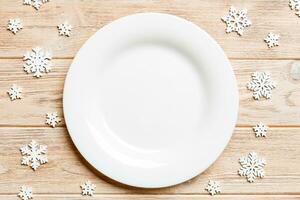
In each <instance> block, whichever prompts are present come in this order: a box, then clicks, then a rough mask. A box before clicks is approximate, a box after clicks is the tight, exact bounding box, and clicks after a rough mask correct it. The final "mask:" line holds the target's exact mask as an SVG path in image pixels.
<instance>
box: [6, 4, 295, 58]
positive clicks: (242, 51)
mask: <svg viewBox="0 0 300 200" xmlns="http://www.w3.org/2000/svg"><path fill="white" fill-rule="evenodd" d="M21 4H22V2H21V1H19V0H7V1H5V4H1V5H0V26H2V27H3V28H1V29H0V55H1V57H20V56H22V55H23V53H24V51H26V50H28V49H30V48H32V47H34V46H36V45H40V46H42V47H45V48H49V49H51V50H52V51H53V54H54V56H55V57H73V56H74V55H75V53H76V52H77V51H78V49H79V48H80V46H81V45H82V44H83V43H84V42H85V41H86V39H87V38H89V37H90V36H91V35H92V34H93V33H94V32H96V30H97V29H99V28H101V27H102V26H103V25H105V24H107V23H109V22H111V21H112V20H115V19H117V18H119V17H122V16H126V15H129V14H133V13H139V12H163V13H170V14H175V15H178V16H181V17H183V18H186V19H187V20H190V21H192V22H194V23H195V24H197V25H199V26H200V27H202V28H203V29H204V30H206V31H207V32H208V33H209V34H211V35H212V36H213V37H214V38H215V39H216V40H217V41H218V42H219V43H220V45H221V46H222V47H223V48H224V50H225V52H226V53H227V55H228V56H229V57H231V58H275V59H278V58H289V59H294V58H300V57H299V55H300V54H299V51H300V46H299V45H298V44H299V43H300V26H299V25H300V20H299V18H298V17H297V16H296V15H295V14H294V13H295V12H294V11H292V10H290V8H289V6H288V1H287V0H277V1H269V0H252V1H234V0H216V1H199V0H189V1H180V0H175V1H174V0H151V1H150V0H122V1H119V0H102V1H98V0H89V1H80V0H74V1H64V0H56V1H51V2H49V3H46V4H45V5H43V6H42V7H41V9H40V10H39V11H35V10H34V8H32V7H30V6H22V5H21ZM231 5H234V6H236V7H237V8H247V9H248V13H249V14H248V15H249V18H250V19H251V21H252V25H251V27H249V28H247V29H246V31H245V34H244V36H242V37H239V36H238V35H237V34H236V33H231V34H226V33H225V24H224V23H223V22H222V21H221V19H220V18H221V17H223V16H225V15H226V14H227V13H228V9H229V7H230V6H231ZM15 17H19V18H21V19H22V20H23V24H24V29H23V30H22V31H21V32H19V33H18V34H17V35H13V34H12V33H10V32H9V31H7V30H5V27H6V25H7V21H8V19H10V18H15ZM65 20H68V21H69V22H70V23H71V24H72V25H73V26H74V27H75V28H74V30H73V31H72V36H71V37H70V38H64V37H59V36H58V32H57V28H56V26H57V25H58V24H60V23H62V22H63V21H65ZM270 31H273V32H275V33H280V34H281V40H280V47H277V48H273V49H268V48H267V45H266V44H265V43H264V41H263V38H265V36H266V35H267V34H268V32H270ZM45 33H47V34H45ZM245 47H247V48H245Z"/></svg>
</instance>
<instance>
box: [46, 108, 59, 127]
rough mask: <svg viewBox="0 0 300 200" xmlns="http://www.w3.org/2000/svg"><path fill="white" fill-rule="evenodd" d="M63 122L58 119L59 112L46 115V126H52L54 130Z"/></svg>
mask: <svg viewBox="0 0 300 200" xmlns="http://www.w3.org/2000/svg"><path fill="white" fill-rule="evenodd" d="M60 121H61V119H60V118H59V117H58V115H57V112H52V113H47V114H46V124H48V125H49V126H52V127H53V128H54V127H55V126H56V125H57V124H58V123H59V122H60Z"/></svg>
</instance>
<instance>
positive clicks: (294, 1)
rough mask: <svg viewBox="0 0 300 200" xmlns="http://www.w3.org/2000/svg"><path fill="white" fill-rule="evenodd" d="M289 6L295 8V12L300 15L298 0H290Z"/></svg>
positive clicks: (299, 2) (299, 0)
mask: <svg viewBox="0 0 300 200" xmlns="http://www.w3.org/2000/svg"><path fill="white" fill-rule="evenodd" d="M289 5H290V7H291V9H292V10H295V11H296V12H295V14H296V15H298V16H299V17H300V0H290V4H289Z"/></svg>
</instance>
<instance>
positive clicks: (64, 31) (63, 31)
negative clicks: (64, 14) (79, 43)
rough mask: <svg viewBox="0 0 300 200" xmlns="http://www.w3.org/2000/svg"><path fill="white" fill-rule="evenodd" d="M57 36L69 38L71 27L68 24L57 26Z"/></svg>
mask: <svg viewBox="0 0 300 200" xmlns="http://www.w3.org/2000/svg"><path fill="white" fill-rule="evenodd" d="M57 28H58V33H59V35H62V36H67V37H70V34H71V30H72V26H71V25H70V24H69V23H68V22H64V23H62V24H60V25H58V26H57Z"/></svg>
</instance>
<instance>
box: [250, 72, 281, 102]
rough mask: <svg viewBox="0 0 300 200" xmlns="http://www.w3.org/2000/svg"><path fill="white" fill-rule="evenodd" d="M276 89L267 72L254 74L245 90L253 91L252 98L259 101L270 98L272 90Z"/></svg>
mask: <svg viewBox="0 0 300 200" xmlns="http://www.w3.org/2000/svg"><path fill="white" fill-rule="evenodd" d="M275 87H276V84H275V82H273V81H272V80H271V74H270V73H268V72H254V73H253V74H252V80H251V81H250V82H249V83H248V84H247V88H248V89H249V90H251V91H253V98H254V99H255V100H259V99H260V98H261V97H265V98H266V99H269V98H271V92H272V89H274V88H275Z"/></svg>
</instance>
